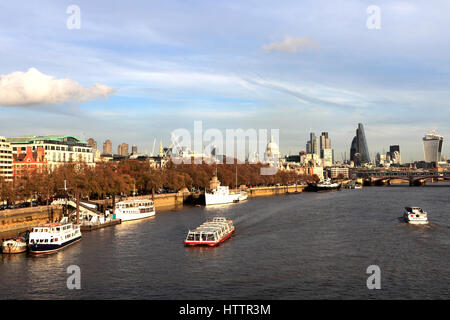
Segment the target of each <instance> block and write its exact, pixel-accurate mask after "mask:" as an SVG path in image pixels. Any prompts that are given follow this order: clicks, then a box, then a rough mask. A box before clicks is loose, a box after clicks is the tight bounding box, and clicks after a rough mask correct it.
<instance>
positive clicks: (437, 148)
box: [422, 130, 444, 165]
mask: <svg viewBox="0 0 450 320" xmlns="http://www.w3.org/2000/svg"><path fill="white" fill-rule="evenodd" d="M422 140H423V152H424V154H425V162H429V163H435V164H436V165H437V163H438V162H439V161H441V153H442V144H443V143H444V137H442V136H439V135H437V134H436V131H435V130H432V131H430V132H429V133H428V134H427V135H425V137H423V139H422Z"/></svg>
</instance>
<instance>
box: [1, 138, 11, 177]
mask: <svg viewBox="0 0 450 320" xmlns="http://www.w3.org/2000/svg"><path fill="white" fill-rule="evenodd" d="M0 177H2V178H3V179H4V180H6V181H12V179H13V155H12V149H11V144H10V143H9V142H8V141H7V140H6V138H5V137H0Z"/></svg>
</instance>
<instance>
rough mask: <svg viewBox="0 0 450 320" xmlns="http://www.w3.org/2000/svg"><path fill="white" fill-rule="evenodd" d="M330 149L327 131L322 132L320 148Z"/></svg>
mask: <svg viewBox="0 0 450 320" xmlns="http://www.w3.org/2000/svg"><path fill="white" fill-rule="evenodd" d="M324 149H331V139H330V138H329V137H328V132H322V134H321V135H320V150H324Z"/></svg>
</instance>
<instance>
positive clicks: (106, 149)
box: [103, 140, 113, 154]
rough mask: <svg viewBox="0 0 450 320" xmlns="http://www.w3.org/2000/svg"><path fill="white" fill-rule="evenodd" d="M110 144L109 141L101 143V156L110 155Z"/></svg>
mask: <svg viewBox="0 0 450 320" xmlns="http://www.w3.org/2000/svg"><path fill="white" fill-rule="evenodd" d="M112 153H113V152H112V142H111V140H106V141H105V142H103V154H112Z"/></svg>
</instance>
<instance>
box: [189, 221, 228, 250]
mask: <svg viewBox="0 0 450 320" xmlns="http://www.w3.org/2000/svg"><path fill="white" fill-rule="evenodd" d="M233 232H234V225H233V221H231V220H227V219H226V218H223V217H216V218H213V219H212V220H208V221H206V222H205V223H203V224H202V225H201V226H199V227H198V228H197V229H195V230H192V231H191V230H189V232H188V235H187V237H186V240H184V244H185V245H186V246H211V247H213V246H217V245H218V244H220V243H221V242H224V241H225V240H227V239H228V238H229V237H231V235H232V234H233Z"/></svg>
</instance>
